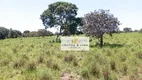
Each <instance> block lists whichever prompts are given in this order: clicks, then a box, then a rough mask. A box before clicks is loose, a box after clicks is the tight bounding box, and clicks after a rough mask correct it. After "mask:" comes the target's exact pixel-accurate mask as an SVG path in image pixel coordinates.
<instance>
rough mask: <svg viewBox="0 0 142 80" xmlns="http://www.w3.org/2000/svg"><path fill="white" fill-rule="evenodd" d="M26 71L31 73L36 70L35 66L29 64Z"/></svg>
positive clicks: (33, 63) (32, 63)
mask: <svg viewBox="0 0 142 80" xmlns="http://www.w3.org/2000/svg"><path fill="white" fill-rule="evenodd" d="M27 69H28V70H30V71H33V70H35V69H36V64H35V62H30V63H29V64H28V66H27Z"/></svg>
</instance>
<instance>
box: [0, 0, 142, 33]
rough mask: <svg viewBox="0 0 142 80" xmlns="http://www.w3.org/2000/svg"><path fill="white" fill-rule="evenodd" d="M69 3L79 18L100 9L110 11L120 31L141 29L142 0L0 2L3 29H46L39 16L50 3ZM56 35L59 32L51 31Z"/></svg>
mask: <svg viewBox="0 0 142 80" xmlns="http://www.w3.org/2000/svg"><path fill="white" fill-rule="evenodd" d="M56 1H66V2H71V3H73V4H76V5H77V7H78V8H79V10H78V15H77V16H84V14H86V13H89V12H91V11H94V10H98V9H107V10H108V9H109V10H110V13H112V14H114V16H115V17H118V19H119V21H120V22H121V23H122V25H121V26H119V28H120V29H121V30H122V29H123V28H124V27H131V28H132V29H133V30H135V29H140V28H142V23H141V21H142V1H141V0H0V26H4V27H6V28H12V29H17V30H20V31H24V30H30V31H36V30H38V29H42V28H44V26H43V24H42V22H41V20H40V19H39V18H40V14H42V12H43V11H44V10H45V9H47V8H48V5H49V4H50V3H53V2H56ZM50 30H51V31H53V32H55V31H56V29H50Z"/></svg>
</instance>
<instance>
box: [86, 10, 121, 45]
mask: <svg viewBox="0 0 142 80" xmlns="http://www.w3.org/2000/svg"><path fill="white" fill-rule="evenodd" d="M83 23H84V26H83V32H84V33H86V34H88V35H89V36H96V37H97V38H98V40H99V41H100V47H101V48H102V46H103V35H104V34H105V33H109V34H112V33H113V32H115V31H117V30H118V25H120V23H119V21H118V19H117V18H116V17H114V16H113V14H110V13H109V10H103V9H100V10H95V11H94V12H91V13H88V14H86V15H85V17H84V20H83Z"/></svg>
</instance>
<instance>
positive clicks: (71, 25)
mask: <svg viewBox="0 0 142 80" xmlns="http://www.w3.org/2000/svg"><path fill="white" fill-rule="evenodd" d="M77 10H78V8H77V7H76V5H75V4H72V3H68V2H55V3H52V4H50V5H49V6H48V9H47V10H45V11H44V12H43V13H42V14H41V15H40V18H41V20H42V22H43V25H44V26H45V29H47V28H52V27H58V26H59V27H60V31H59V34H58V35H57V37H56V41H58V37H59V36H60V35H61V34H62V32H63V31H64V32H70V33H74V30H75V29H76V28H75V27H76V24H77V20H79V19H78V18H76V15H77Z"/></svg>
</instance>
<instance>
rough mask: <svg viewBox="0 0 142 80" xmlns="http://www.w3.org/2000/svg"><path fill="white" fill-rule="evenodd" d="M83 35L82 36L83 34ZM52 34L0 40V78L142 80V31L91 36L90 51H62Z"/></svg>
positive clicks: (25, 79)
mask: <svg viewBox="0 0 142 80" xmlns="http://www.w3.org/2000/svg"><path fill="white" fill-rule="evenodd" d="M82 36H83V35H82ZM53 39H55V36H52V37H32V38H16V39H5V40H0V80H63V79H67V78H72V79H71V80H78V79H83V80H130V79H131V80H142V34H140V33H121V34H113V37H110V36H109V35H105V36H104V47H103V48H102V49H100V48H99V45H98V43H97V42H98V41H97V39H95V38H90V51H61V50H60V43H53V42H52V40H53Z"/></svg>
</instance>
